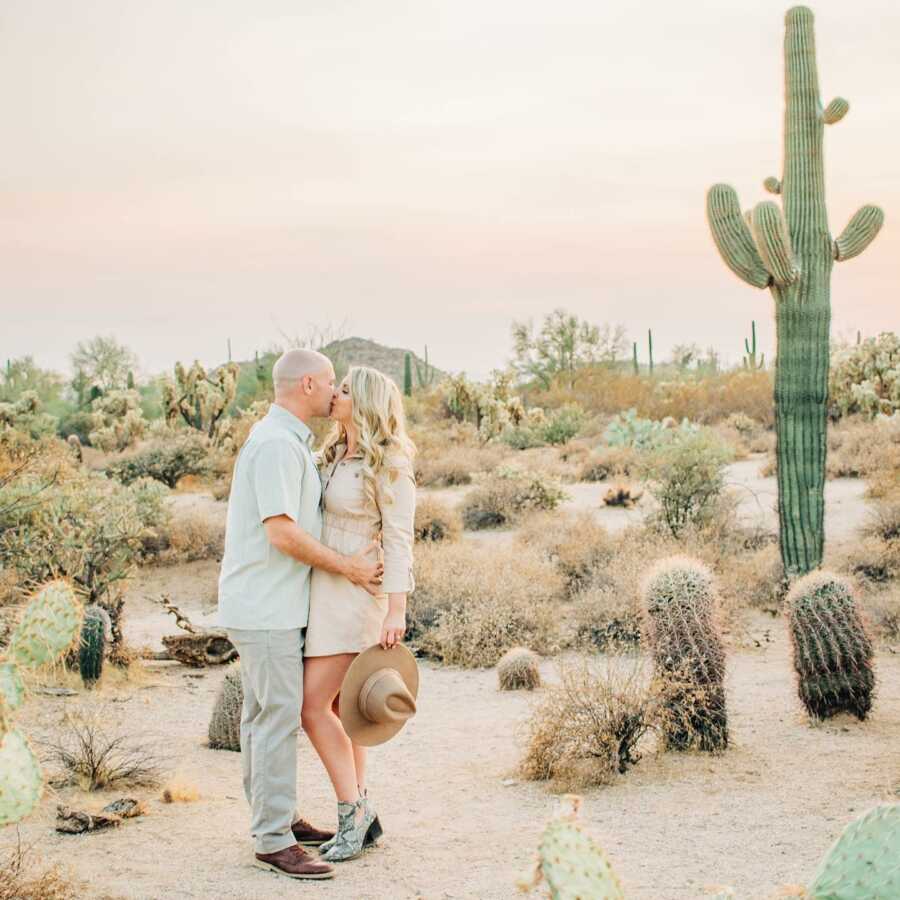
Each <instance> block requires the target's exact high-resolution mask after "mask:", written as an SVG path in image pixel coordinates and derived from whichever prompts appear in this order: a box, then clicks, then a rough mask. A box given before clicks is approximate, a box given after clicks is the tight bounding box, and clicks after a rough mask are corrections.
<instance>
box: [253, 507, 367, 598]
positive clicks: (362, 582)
mask: <svg viewBox="0 0 900 900" xmlns="http://www.w3.org/2000/svg"><path fill="white" fill-rule="evenodd" d="M263 527H264V528H265V529H266V537H268V539H269V543H271V545H272V546H273V547H274V548H275V549H276V550H278V551H280V552H281V553H284V554H286V555H287V556H291V557H293V558H294V559H296V560H299V561H300V562H302V563H306V565H308V566H312V567H313V568H314V569H324V570H325V571H326V572H331V573H332V574H333V575H343V576H344V577H345V578H347V579H349V580H350V581H352V582H353V584H357V585H359V586H360V587H362V588H365V589H366V590H367V591H368V592H369V593H370V594H372V595H377V594H380V593H381V581H382V575H383V573H384V564H383V563H382V562H381V560H380V559H379V558H375V559H373V558H372V554H373V553H374V552H375V551H377V550H378V548H379V544H378V542H377V541H372V542H371V543H370V544H368V545H367V546H366V547H364V548H363V549H362V550H360V551H359V553H357V554H356V555H355V556H344V555H343V554H341V553H336V552H335V551H334V550H332V549H330V548H329V547H326V546H325V545H324V544H322V543H321V542H319V541H317V540H316V539H315V538H314V537H313V536H312V535H310V534H308V533H307V532H306V531H304V530H303V529H302V528H301V527H300V526H299V525H298V524H297V523H296V522H295V521H294V520H293V519H292V518H291V517H290V516H287V515H279V516H270V517H269V518H267V519H265V520H263Z"/></svg>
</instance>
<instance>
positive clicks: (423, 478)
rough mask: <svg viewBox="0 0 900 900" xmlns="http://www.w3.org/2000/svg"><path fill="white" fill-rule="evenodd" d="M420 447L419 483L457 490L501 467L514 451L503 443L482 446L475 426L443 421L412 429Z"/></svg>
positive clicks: (416, 463) (417, 469) (418, 463)
mask: <svg viewBox="0 0 900 900" xmlns="http://www.w3.org/2000/svg"><path fill="white" fill-rule="evenodd" d="M411 435H412V438H413V441H414V442H415V444H416V447H417V448H418V451H419V452H418V453H417V454H416V459H415V470H416V483H417V484H419V485H420V486H421V487H454V486H455V485H461V484H471V483H472V480H473V478H474V477H475V476H476V475H478V474H480V473H482V472H489V471H491V469H493V468H495V467H496V466H498V465H500V464H501V463H502V462H503V460H504V459H507V458H508V457H510V456H512V455H513V454H514V453H515V451H513V450H512V449H510V448H509V447H507V446H506V445H505V444H501V443H491V444H482V443H481V441H480V440H479V439H478V432H477V431H476V429H475V428H474V426H472V425H469V424H467V423H458V422H440V423H438V424H437V425H432V426H431V427H430V428H425V427H424V426H420V427H417V428H413V429H411Z"/></svg>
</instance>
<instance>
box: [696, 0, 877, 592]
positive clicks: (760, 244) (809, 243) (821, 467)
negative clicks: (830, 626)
mask: <svg viewBox="0 0 900 900" xmlns="http://www.w3.org/2000/svg"><path fill="white" fill-rule="evenodd" d="M784 72H785V113H784V172H783V175H782V177H781V178H776V177H774V176H773V177H770V178H767V179H766V181H765V187H766V190H767V191H769V192H770V193H771V194H774V195H776V196H780V197H781V199H782V204H781V205H779V204H778V203H776V202H774V201H772V200H768V201H763V202H762V203H758V204H757V205H756V206H755V207H754V208H753V209H752V210H750V211H748V212H746V213H742V211H741V207H740V203H739V201H738V196H737V193H736V191H735V190H734V188H732V187H730V186H729V185H727V184H717V185H714V186H713V187H712V188H710V190H709V193H708V195H707V218H708V219H709V225H710V229H711V231H712V234H713V239H714V240H715V243H716V246H717V248H718V250H719V253H720V254H721V255H722V258H723V260H724V261H725V264H726V265H727V266H728V267H729V268H730V269H731V270H732V272H734V273H735V274H736V275H737V276H738V277H739V278H741V279H743V280H744V281H746V282H747V283H748V284H750V285H752V286H753V287H756V288H769V290H770V291H771V292H772V296H773V297H774V299H775V321H776V326H777V353H776V360H775V433H776V437H777V445H776V457H777V461H778V516H779V541H780V546H781V558H782V562H783V563H784V570H785V572H786V573H787V574H788V575H789V576H795V575H803V574H805V573H806V572H809V571H811V570H812V569H815V568H816V567H817V566H819V565H820V564H821V562H822V554H823V549H824V535H825V529H824V516H825V493H824V491H825V452H826V440H825V428H826V402H827V399H828V365H829V331H830V325H831V270H832V268H833V267H834V263H835V261H837V262H843V261H844V260H848V259H852V258H853V257H854V256H858V255H859V254H860V253H862V251H863V250H865V249H866V247H868V245H869V244H870V243H871V242H872V240H874V238H875V236H876V235H877V234H878V231H879V229H880V228H881V225H882V222H883V221H884V213H882V211H881V210H880V209H879V208H878V207H877V206H863V207H862V208H860V210H859V211H858V212H857V213H856V214H855V215H854V216H853V217H852V218H851V219H850V222H849V223H848V225H847V227H846V228H845V229H844V231H843V232H842V234H841V235H840V236H839V237H838V238H836V239H835V238H832V236H831V233H830V231H829V227H828V211H827V209H826V207H825V161H824V160H825V158H824V153H823V135H824V131H825V126H826V125H831V124H834V123H835V122H838V121H840V120H841V119H842V118H843V117H844V115H845V114H846V112H847V110H848V108H849V106H848V104H847V101H846V100H843V99H842V98H840V97H838V98H836V99H834V100H832V101H831V103H829V104H828V105H827V106H823V104H822V100H821V98H820V96H819V75H818V71H817V67H816V45H815V33H814V29H813V14H812V11H811V10H809V9H807V8H806V7H805V6H795V7H793V8H792V9H789V10H788V12H787V15H786V17H785V37H784Z"/></svg>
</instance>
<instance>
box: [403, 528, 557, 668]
mask: <svg viewBox="0 0 900 900" xmlns="http://www.w3.org/2000/svg"><path fill="white" fill-rule="evenodd" d="M415 578H416V591H415V593H414V594H412V595H411V597H410V602H409V608H408V613H407V616H408V622H409V625H408V630H407V635H408V639H409V640H410V641H412V642H413V643H414V644H416V645H418V646H419V647H420V648H421V649H422V650H423V651H424V652H425V653H427V654H429V655H431V656H434V657H436V658H438V659H441V660H443V661H444V662H446V663H449V664H452V665H460V666H467V667H477V666H493V665H495V664H496V662H497V660H498V659H500V657H501V656H502V655H503V654H504V653H505V652H506V651H507V650H508V649H509V648H511V647H516V646H520V645H524V646H528V647H531V648H533V649H534V650H535V651H536V652H538V653H541V654H547V653H552V652H553V651H554V650H555V649H556V648H557V646H558V643H559V638H558V628H559V620H560V613H559V610H558V608H557V605H558V602H559V599H560V598H561V597H562V595H563V593H564V581H563V577H562V575H561V574H560V573H559V571H558V570H557V569H556V568H555V567H554V565H553V564H552V563H550V562H549V561H548V560H547V559H544V558H542V557H540V556H537V555H534V554H523V553H521V552H519V551H518V550H516V549H515V548H497V547H490V546H481V545H478V544H475V543H472V542H468V541H460V542H457V543H446V542H443V543H437V544H427V543H426V544H422V545H421V546H420V547H419V549H418V550H417V551H416V563H415Z"/></svg>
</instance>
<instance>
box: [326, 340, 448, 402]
mask: <svg viewBox="0 0 900 900" xmlns="http://www.w3.org/2000/svg"><path fill="white" fill-rule="evenodd" d="M322 353H324V354H325V355H326V356H327V357H328V358H329V359H331V361H332V362H333V363H334V368H335V371H336V372H337V374H338V377H342V376H343V374H344V373H345V372H346V371H347V369H348V368H349V367H350V366H371V367H372V368H373V369H378V371H379V372H383V373H384V374H385V375H387V376H388V377H389V378H393V380H394V381H395V382H396V383H397V386H398V387H399V388H400V390H403V367H404V359H405V357H406V354H407V353H409V354H410V356H412V384H413V390H415V389H416V388H417V387H418V386H419V381H418V378H417V377H416V364H417V363H418V366H419V369H420V370H421V371H422V374H423V376H424V374H425V360H424V359H422V357H420V356H419V355H418V354H416V353H414V352H413V351H412V350H404V349H402V348H401V347H385V346H383V345H382V344H377V343H375V341H369V340H366V339H365V338H358V337H351V338H344V339H343V340H340V341H332V342H331V343H330V344H327V345H326V346H324V347H322ZM431 368H432V369H434V367H433V366H432V367H431ZM445 375H446V373H445V372H442V371H440V370H439V369H434V381H435V382H437V381H440V380H441V379H442V378H443V377H444V376H445Z"/></svg>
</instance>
